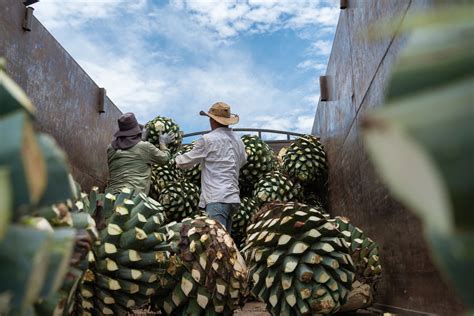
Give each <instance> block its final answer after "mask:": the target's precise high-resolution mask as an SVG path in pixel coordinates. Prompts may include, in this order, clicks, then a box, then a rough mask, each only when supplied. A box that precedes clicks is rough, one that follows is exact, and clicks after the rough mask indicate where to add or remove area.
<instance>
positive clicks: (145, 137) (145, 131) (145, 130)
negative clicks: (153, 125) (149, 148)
mask: <svg viewBox="0 0 474 316" xmlns="http://www.w3.org/2000/svg"><path fill="white" fill-rule="evenodd" d="M147 139H148V128H144V129H142V140H143V141H146V140H147Z"/></svg>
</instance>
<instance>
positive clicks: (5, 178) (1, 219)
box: [0, 166, 13, 313]
mask: <svg viewBox="0 0 474 316" xmlns="http://www.w3.org/2000/svg"><path fill="white" fill-rule="evenodd" d="M11 190H12V188H11V184H10V170H9V169H8V167H6V166H0V192H1V194H0V240H2V238H3V236H4V235H5V233H6V231H7V229H8V225H9V224H10V219H11V216H12V212H13V211H12V204H13V203H12V202H13V201H12V192H11ZM1 312H2V311H1V310H0V313H1Z"/></svg>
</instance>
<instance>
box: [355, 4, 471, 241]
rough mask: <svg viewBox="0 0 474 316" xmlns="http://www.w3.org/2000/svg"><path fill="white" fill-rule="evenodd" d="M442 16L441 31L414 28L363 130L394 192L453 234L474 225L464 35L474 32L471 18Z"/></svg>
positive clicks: (468, 70)
mask: <svg viewBox="0 0 474 316" xmlns="http://www.w3.org/2000/svg"><path fill="white" fill-rule="evenodd" d="M450 12H452V11H450ZM453 14H454V13H453ZM463 14H464V13H463ZM463 14H461V15H463ZM442 17H443V19H442V21H443V23H442V25H443V26H444V27H443V28H442V29H440V28H439V26H430V27H427V28H424V29H422V30H417V31H415V32H414V34H413V37H412V38H411V41H410V43H409V44H408V46H407V48H406V50H405V51H404V52H403V54H402V55H401V57H400V59H399V63H398V64H397V66H396V69H395V71H394V73H393V75H392V80H391V82H390V85H389V88H388V91H389V96H388V100H389V102H388V103H387V106H386V107H383V108H380V109H378V110H376V111H374V112H372V113H370V114H369V115H368V116H367V117H366V119H365V122H364V126H363V128H364V138H365V144H366V147H367V150H368V152H369V155H370V156H371V158H372V161H373V162H374V164H375V166H376V168H377V170H378V172H379V174H380V175H381V176H382V178H384V180H385V181H386V182H387V184H388V185H389V186H390V188H391V191H392V193H393V194H394V196H395V197H397V198H398V199H399V200H401V201H402V202H403V203H405V204H406V205H407V206H408V207H409V208H410V209H412V210H414V211H416V212H417V213H418V214H419V215H420V216H422V218H423V219H424V220H425V221H426V222H427V223H428V225H429V226H430V227H434V228H436V229H437V230H438V231H440V232H443V233H448V232H452V231H453V230H466V229H471V230H474V214H473V213H472V196H473V195H474V182H473V179H474V168H473V167H472V165H473V161H474V124H473V122H474V107H473V103H472V102H473V101H472V100H474V89H473V88H474V46H473V41H472V40H468V38H469V37H466V36H467V35H474V22H472V21H469V22H466V21H465V20H464V19H461V22H458V21H454V22H453V24H452V25H450V26H446V25H444V23H445V20H444V18H445V14H442ZM431 18H432V16H430V19H431ZM455 18H456V15H453V16H451V19H455ZM471 38H472V36H471Z"/></svg>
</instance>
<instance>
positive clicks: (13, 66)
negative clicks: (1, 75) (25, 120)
mask: <svg viewBox="0 0 474 316" xmlns="http://www.w3.org/2000/svg"><path fill="white" fill-rule="evenodd" d="M0 3H1V5H0V56H3V57H5V58H6V60H7V72H8V73H9V74H10V76H11V77H12V78H13V79H14V80H15V81H16V82H17V83H18V84H19V85H20V86H21V87H22V88H23V89H24V90H25V91H26V93H27V94H28V96H29V97H30V98H31V100H32V101H33V103H34V105H35V106H36V108H37V109H38V115H37V122H36V127H37V129H38V130H40V131H43V132H47V133H50V134H52V135H53V136H54V137H55V138H56V140H57V141H58V143H59V145H60V146H61V147H62V148H63V149H64V150H65V151H66V153H67V154H68V156H69V160H70V162H71V169H72V172H73V175H74V176H75V179H76V180H77V181H78V182H79V183H80V184H81V185H82V188H83V190H89V189H90V187H91V186H92V185H100V186H103V185H104V184H105V182H106V180H107V158H106V148H107V145H108V144H109V143H110V140H111V139H112V134H113V133H114V131H115V129H116V128H117V127H116V126H117V118H118V116H120V114H121V112H120V110H119V109H118V108H117V107H116V106H115V105H114V104H113V103H112V101H111V100H110V99H108V98H107V99H106V104H105V113H102V114H99V113H98V111H97V103H98V93H99V87H98V86H97V85H96V84H95V83H94V81H93V80H92V79H91V78H90V77H89V76H88V75H87V73H86V72H85V71H84V70H83V69H82V68H81V67H80V66H79V65H78V64H77V63H76V61H75V60H74V59H73V58H72V57H71V56H70V55H69V54H68V53H67V52H66V51H65V50H64V48H63V47H61V45H60V44H59V43H58V42H57V41H56V40H55V39H54V37H53V36H52V35H51V34H50V33H49V32H48V31H47V30H46V29H45V28H44V26H43V25H42V24H41V23H39V21H38V20H37V19H36V18H34V19H33V23H32V31H31V32H26V31H24V30H23V29H22V21H23V18H24V15H25V7H24V5H23V4H22V1H20V0H1V1H0Z"/></svg>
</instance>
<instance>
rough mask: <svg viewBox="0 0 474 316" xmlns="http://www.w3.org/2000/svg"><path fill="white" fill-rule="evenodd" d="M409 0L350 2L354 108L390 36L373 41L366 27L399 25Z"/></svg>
mask: <svg viewBox="0 0 474 316" xmlns="http://www.w3.org/2000/svg"><path fill="white" fill-rule="evenodd" d="M410 2H411V0H396V1H394V0H377V1H370V0H369V1H350V3H351V4H350V6H349V8H348V9H346V11H347V15H348V19H349V25H350V28H349V32H350V37H351V39H350V42H351V49H352V54H351V56H352V58H351V59H352V63H353V64H352V65H353V68H352V73H353V80H354V90H355V92H356V93H355V102H356V108H359V106H360V104H361V103H362V100H363V98H364V96H365V92H366V91H367V89H368V87H369V86H370V84H371V82H372V80H373V78H374V76H375V72H376V71H377V68H378V67H379V65H380V63H381V62H382V59H383V58H384V56H385V54H386V52H387V50H388V47H389V45H390V43H391V41H392V38H393V36H385V37H384V38H383V39H379V40H374V38H371V37H370V35H369V28H370V27H373V26H374V23H376V22H381V21H383V19H390V23H394V24H395V25H396V24H399V23H400V22H401V20H402V18H403V16H404V14H405V12H406V10H407V8H408V6H409V5H410Z"/></svg>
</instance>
